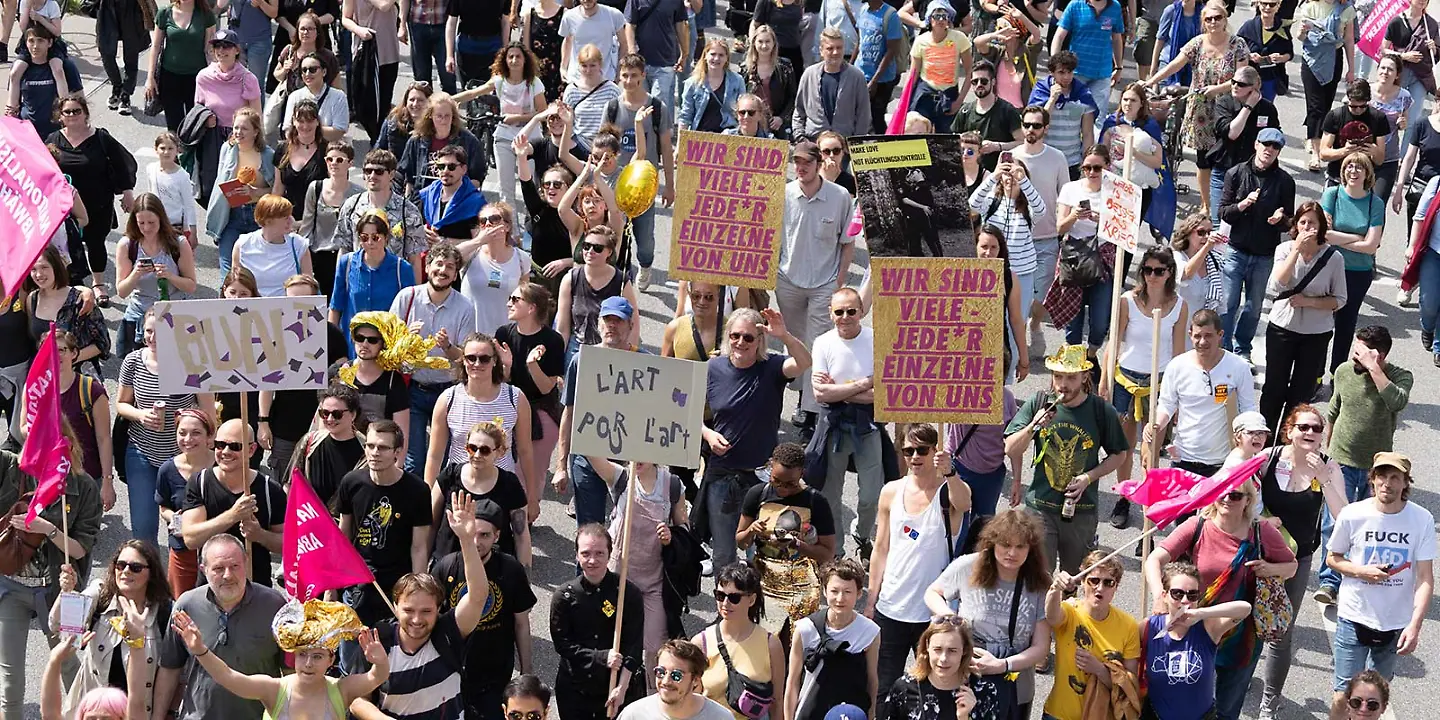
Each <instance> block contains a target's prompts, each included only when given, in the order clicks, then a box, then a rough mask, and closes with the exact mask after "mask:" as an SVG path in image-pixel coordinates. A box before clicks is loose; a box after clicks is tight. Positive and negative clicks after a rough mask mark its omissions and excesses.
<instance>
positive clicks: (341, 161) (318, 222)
mask: <svg viewBox="0 0 1440 720" xmlns="http://www.w3.org/2000/svg"><path fill="white" fill-rule="evenodd" d="M354 162H355V149H354V148H353V147H351V146H350V143H347V142H334V143H329V144H328V145H326V146H325V170H326V176H325V177H324V178H322V179H319V180H313V181H311V182H310V183H308V184H307V185H306V186H305V199H304V201H303V202H302V203H301V205H300V210H301V215H300V225H299V227H298V228H297V230H296V232H298V233H299V234H300V235H302V236H304V237H305V240H306V244H307V245H308V246H309V248H310V264H311V265H312V266H313V267H314V268H315V279H316V280H318V281H319V282H320V287H319V288H318V290H319V293H318V294H320V295H325V296H326V297H329V296H330V294H331V293H332V292H334V290H335V265H336V262H337V261H338V259H339V257H340V255H342V254H344V253H347V252H349V251H350V248H351V246H352V244H353V242H354V241H353V240H352V239H351V238H350V237H348V236H344V235H341V234H340V233H339V232H338V225H339V219H340V208H341V207H342V206H344V204H345V201H347V200H349V199H350V198H351V197H353V196H355V195H359V194H360V188H359V187H358V186H356V185H355V184H354V183H351V182H350V166H351V165H352V164H354Z"/></svg>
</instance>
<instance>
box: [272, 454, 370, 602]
mask: <svg viewBox="0 0 1440 720" xmlns="http://www.w3.org/2000/svg"><path fill="white" fill-rule="evenodd" d="M280 557H281V563H282V566H283V567H284V568H285V592H287V593H289V594H290V596H291V597H293V598H295V599H297V600H299V601H301V602H304V601H306V600H311V599H314V598H316V597H319V596H320V595H321V594H322V593H324V592H325V591H326V590H338V589H340V588H346V587H350V586H351V585H365V584H368V583H372V582H375V574H374V573H372V572H370V568H369V567H366V565H365V560H364V559H362V558H361V557H360V553H358V552H356V551H355V546H354V545H351V544H350V540H349V539H348V538H346V537H345V535H344V533H341V532H340V528H339V527H338V526H336V525H335V520H334V518H331V517H330V511H329V510H327V509H326V508H325V503H322V502H320V497H319V496H318V495H316V494H315V490H314V489H313V488H311V487H310V483H309V482H308V481H306V480H305V476H304V475H301V474H300V471H299V470H295V471H294V472H292V473H291V474H290V500H289V501H288V502H287V503H286V505H285V535H284V540H283V541H282V546H281V555H280Z"/></svg>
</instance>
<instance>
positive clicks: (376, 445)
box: [365, 442, 395, 451]
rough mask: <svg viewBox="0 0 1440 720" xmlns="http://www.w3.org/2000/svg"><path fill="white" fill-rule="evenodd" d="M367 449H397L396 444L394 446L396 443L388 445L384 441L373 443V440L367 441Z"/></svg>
mask: <svg viewBox="0 0 1440 720" xmlns="http://www.w3.org/2000/svg"><path fill="white" fill-rule="evenodd" d="M365 449H366V450H375V451H380V450H394V449H395V446H394V445H386V444H384V443H371V442H367V443H365Z"/></svg>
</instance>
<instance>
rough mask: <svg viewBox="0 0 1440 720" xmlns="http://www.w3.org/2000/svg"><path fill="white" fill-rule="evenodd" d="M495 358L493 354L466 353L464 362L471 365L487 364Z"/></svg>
mask: <svg viewBox="0 0 1440 720" xmlns="http://www.w3.org/2000/svg"><path fill="white" fill-rule="evenodd" d="M494 359H495V356H494V355H490V354H488V353H487V354H485V355H466V356H465V362H467V363H469V364H471V365H489V364H490V363H491V361H493V360H494Z"/></svg>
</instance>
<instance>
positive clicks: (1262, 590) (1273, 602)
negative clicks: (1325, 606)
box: [1252, 522, 1295, 642]
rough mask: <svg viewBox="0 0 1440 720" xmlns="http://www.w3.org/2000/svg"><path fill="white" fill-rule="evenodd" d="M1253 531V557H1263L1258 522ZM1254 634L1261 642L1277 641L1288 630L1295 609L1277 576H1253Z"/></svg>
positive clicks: (1283, 582) (1263, 545) (1262, 558)
mask: <svg viewBox="0 0 1440 720" xmlns="http://www.w3.org/2000/svg"><path fill="white" fill-rule="evenodd" d="M1252 532H1254V533H1255V557H1256V558H1257V559H1260V560H1264V559H1265V544H1264V543H1263V542H1262V541H1261V540H1260V523H1259V522H1256V523H1255V524H1254V525H1253V526H1252ZM1254 607H1255V609H1254V617H1255V635H1256V636H1257V637H1259V638H1260V640H1261V641H1263V642H1278V641H1279V640H1281V639H1282V638H1284V637H1285V633H1286V632H1288V631H1289V630H1290V623H1291V622H1292V621H1293V620H1294V619H1295V609H1294V608H1293V607H1291V605H1290V596H1289V595H1287V594H1286V593H1285V581H1284V580H1281V579H1280V578H1278V577H1274V576H1270V577H1261V576H1259V575H1256V576H1255V603H1254Z"/></svg>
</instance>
